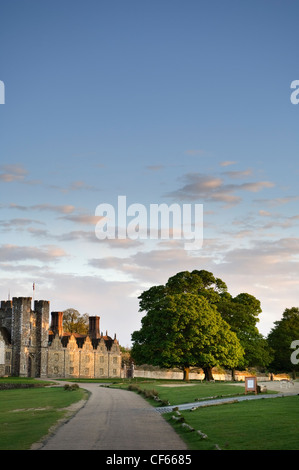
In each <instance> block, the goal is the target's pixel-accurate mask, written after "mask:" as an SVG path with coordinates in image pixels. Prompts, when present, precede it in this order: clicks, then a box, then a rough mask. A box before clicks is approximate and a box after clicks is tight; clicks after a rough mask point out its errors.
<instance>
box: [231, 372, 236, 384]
mask: <svg viewBox="0 0 299 470" xmlns="http://www.w3.org/2000/svg"><path fill="white" fill-rule="evenodd" d="M232 381H233V382H235V381H236V370H235V369H232Z"/></svg>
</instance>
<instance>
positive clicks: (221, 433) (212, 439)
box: [164, 396, 299, 450]
mask: <svg viewBox="0 0 299 470" xmlns="http://www.w3.org/2000/svg"><path fill="white" fill-rule="evenodd" d="M173 415H175V413H168V414H167V415H164V416H165V418H166V419H167V421H169V422H170V423H171V424H172V425H173V426H174V428H175V430H176V431H177V432H178V433H179V434H181V436H182V438H183V439H184V440H185V441H186V442H187V444H188V446H189V448H190V449H196V450H200V449H202V450H211V449H215V445H216V444H217V445H218V446H219V448H220V449H222V450H226V449H227V450H299V427H298V420H299V397H298V396H293V397H283V398H273V399H271V398H267V399H261V400H254V401H244V402H239V403H233V404H227V405H217V406H211V407H206V408H198V409H197V410H196V411H184V412H181V415H182V416H183V418H184V419H185V422H186V423H187V424H189V425H190V426H191V427H192V428H194V429H195V431H190V430H186V429H184V428H182V426H181V423H175V424H174V420H173V419H172V418H171V416H173ZM197 430H200V431H201V432H202V433H204V434H205V435H207V438H206V439H201V438H200V436H199V435H198V434H197V433H196V431H197Z"/></svg>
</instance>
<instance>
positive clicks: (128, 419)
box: [39, 384, 187, 450]
mask: <svg viewBox="0 0 299 470" xmlns="http://www.w3.org/2000/svg"><path fill="white" fill-rule="evenodd" d="M81 386H82V388H85V389H87V390H88V391H90V392H91V395H90V398H89V399H88V401H87V402H86V404H85V406H83V407H82V408H81V409H80V410H79V411H78V412H77V413H76V414H75V416H73V418H71V419H70V421H69V422H67V423H65V424H63V425H62V426H61V427H59V428H58V429H57V431H56V433H55V434H54V436H52V437H50V438H49V439H48V440H47V441H46V442H45V443H44V444H42V445H41V446H40V447H39V449H41V450H104V449H106V450H186V449H187V447H186V445H185V443H184V442H183V441H182V440H181V439H180V437H179V436H178V435H177V434H176V433H175V431H174V430H173V429H172V427H171V426H170V425H169V424H168V423H167V422H166V421H165V420H164V418H163V417H162V416H161V415H160V414H159V413H157V412H156V411H155V409H154V408H153V407H152V406H150V405H149V404H148V403H147V402H146V401H145V400H144V399H143V398H142V397H140V396H139V395H137V394H136V393H134V392H128V391H125V390H117V389H112V388H104V387H100V386H99V385H98V384H84V385H81Z"/></svg>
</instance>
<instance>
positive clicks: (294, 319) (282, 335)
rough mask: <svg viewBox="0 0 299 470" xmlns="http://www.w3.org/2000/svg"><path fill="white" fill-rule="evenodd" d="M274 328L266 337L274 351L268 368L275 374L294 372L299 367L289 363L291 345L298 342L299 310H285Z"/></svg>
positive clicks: (294, 308)
mask: <svg viewBox="0 0 299 470" xmlns="http://www.w3.org/2000/svg"><path fill="white" fill-rule="evenodd" d="M274 325H275V326H274V327H273V328H272V330H271V331H270V333H269V335H268V343H269V345H270V347H271V348H272V349H273V350H274V358H273V360H272V362H271V364H270V367H271V369H272V370H273V371H275V372H293V375H294V376H295V375H296V372H298V371H299V365H297V364H293V363H292V362H291V354H292V352H293V350H292V349H291V344H292V342H293V341H297V340H299V308H298V307H292V308H286V309H285V311H284V312H283V315H282V319H281V320H279V321H276V322H274Z"/></svg>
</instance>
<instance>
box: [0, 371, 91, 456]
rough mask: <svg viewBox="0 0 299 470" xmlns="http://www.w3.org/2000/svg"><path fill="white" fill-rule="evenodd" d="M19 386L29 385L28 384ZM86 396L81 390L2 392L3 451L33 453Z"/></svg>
mask: <svg viewBox="0 0 299 470" xmlns="http://www.w3.org/2000/svg"><path fill="white" fill-rule="evenodd" d="M13 380H14V379H13ZM16 382H18V383H26V380H23V381H22V380H17V381H16ZM31 383H32V382H31ZM86 396H87V394H86V391H85V390H83V389H80V388H79V389H77V390H73V391H66V390H64V388H63V387H53V388H52V387H47V388H45V387H43V388H26V389H14V390H0V450H26V449H30V447H31V445H32V444H33V443H35V442H37V441H39V440H40V439H41V438H42V437H43V436H45V435H46V434H47V433H48V431H49V429H50V428H51V426H53V425H54V424H55V423H56V422H57V421H58V420H59V419H61V418H63V417H64V416H65V414H66V412H67V410H66V409H65V408H66V407H68V406H70V405H71V404H73V403H75V402H77V401H79V400H81V399H83V398H85V397H86Z"/></svg>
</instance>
